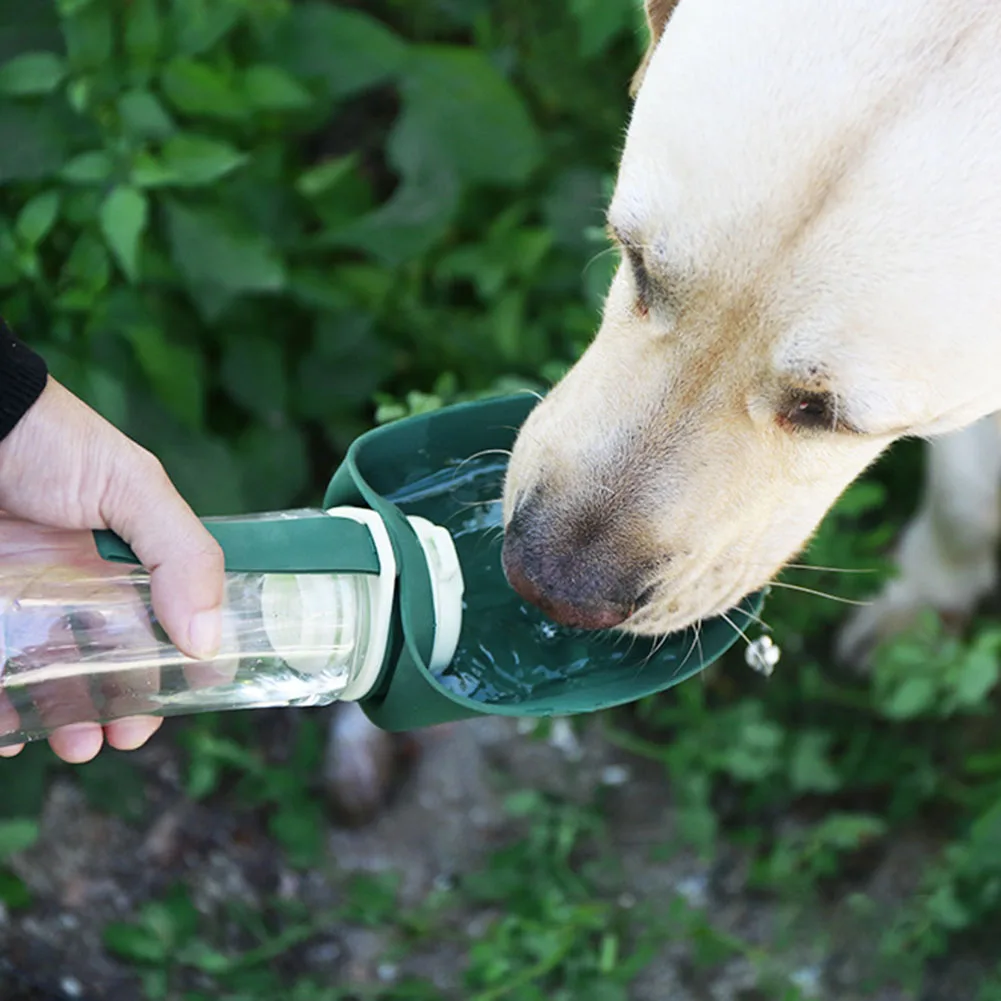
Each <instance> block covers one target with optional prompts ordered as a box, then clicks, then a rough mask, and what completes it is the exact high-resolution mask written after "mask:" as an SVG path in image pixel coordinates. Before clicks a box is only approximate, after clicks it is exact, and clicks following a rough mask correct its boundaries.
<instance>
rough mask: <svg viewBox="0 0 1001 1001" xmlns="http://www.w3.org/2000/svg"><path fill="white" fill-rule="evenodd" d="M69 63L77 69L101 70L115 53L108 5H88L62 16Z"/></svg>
mask: <svg viewBox="0 0 1001 1001" xmlns="http://www.w3.org/2000/svg"><path fill="white" fill-rule="evenodd" d="M60 26H61V28H62V32H63V40H64V41H65V43H66V55H67V57H68V59H69V64H70V66H72V67H73V68H74V69H76V70H100V69H104V68H105V67H106V66H107V65H108V63H109V61H110V60H111V56H112V53H113V51H114V27H113V25H112V21H111V6H110V5H109V4H105V3H93V4H89V5H88V6H87V7H85V8H83V9H77V10H76V11H75V12H74V13H72V14H64V15H63V17H62V20H61V24H60Z"/></svg>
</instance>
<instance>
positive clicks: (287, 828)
mask: <svg viewBox="0 0 1001 1001" xmlns="http://www.w3.org/2000/svg"><path fill="white" fill-rule="evenodd" d="M268 826H269V828H270V830H271V833H272V835H274V837H275V838H276V839H277V840H278V841H279V842H280V843H281V846H282V848H284V849H285V852H286V853H287V855H288V859H289V862H290V863H291V864H292V865H294V866H303V867H305V866H310V865H315V864H316V863H317V862H318V861H319V860H320V859H321V858H322V857H323V852H324V845H325V843H326V840H325V836H326V824H325V822H324V816H323V809H322V807H321V806H320V805H319V803H317V802H315V801H313V800H308V799H303V800H299V799H293V800H292V801H291V802H289V803H281V804H280V805H279V807H278V810H277V811H276V812H275V813H274V814H273V815H272V817H271V820H270V823H269V825H268Z"/></svg>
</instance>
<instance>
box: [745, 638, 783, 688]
mask: <svg viewBox="0 0 1001 1001" xmlns="http://www.w3.org/2000/svg"><path fill="white" fill-rule="evenodd" d="M781 656H782V651H781V650H780V649H779V648H778V647H777V646H776V645H775V642H774V641H773V640H772V638H771V636H759V637H758V638H757V639H756V640H751V642H750V643H748V644H747V649H746V650H745V651H744V660H745V661H746V662H747V666H748V667H749V668H751V670H752V671H757V672H758V673H759V674H763V675H764V676H765V677H766V678H770V677H771V675H772V672H773V671H774V670H775V665H776V664H777V663H778V662H779V658H780V657H781Z"/></svg>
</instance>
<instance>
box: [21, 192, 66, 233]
mask: <svg viewBox="0 0 1001 1001" xmlns="http://www.w3.org/2000/svg"><path fill="white" fill-rule="evenodd" d="M61 203H62V198H61V196H60V194H59V192H58V191H43V192H42V193H41V194H40V195H35V197H34V198H32V199H31V200H30V201H29V202H27V203H26V204H25V206H24V208H22V209H21V211H20V212H19V213H18V217H17V223H16V229H17V233H18V236H20V237H21V239H22V240H23V241H24V242H25V243H26V244H27V245H28V246H29V247H37V246H38V244H40V243H41V242H42V241H43V240H44V239H45V237H46V236H48V235H49V233H50V231H51V230H52V227H53V226H54V225H55V224H56V219H58V218H59V206H60V205H61Z"/></svg>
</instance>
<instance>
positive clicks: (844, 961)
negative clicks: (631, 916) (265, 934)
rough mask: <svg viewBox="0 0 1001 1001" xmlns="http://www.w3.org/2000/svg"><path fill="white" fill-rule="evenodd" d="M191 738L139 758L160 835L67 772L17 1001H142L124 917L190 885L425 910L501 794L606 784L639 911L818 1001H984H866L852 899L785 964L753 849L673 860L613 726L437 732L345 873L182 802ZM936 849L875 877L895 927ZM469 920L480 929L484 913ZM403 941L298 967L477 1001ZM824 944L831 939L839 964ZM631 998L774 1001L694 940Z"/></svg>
mask: <svg viewBox="0 0 1001 1001" xmlns="http://www.w3.org/2000/svg"><path fill="white" fill-rule="evenodd" d="M173 725H174V724H172V723H168V724H167V727H166V728H165V732H164V735H163V736H162V737H160V738H159V739H157V740H155V741H154V742H153V743H152V745H151V746H149V747H148V748H146V749H144V750H143V751H141V752H139V753H138V755H137V761H138V762H139V766H140V769H141V774H142V776H143V781H144V783H145V786H146V795H147V797H148V807H147V810H146V816H145V819H144V820H143V822H142V823H140V824H135V825H130V824H127V823H125V822H124V821H122V820H119V819H116V818H114V817H108V816H105V815H102V814H99V813H97V812H95V811H94V810H92V809H91V808H89V807H88V805H87V803H86V800H85V798H84V796H83V795H82V792H81V790H80V788H79V787H78V784H77V783H76V782H75V780H74V779H73V778H72V775H70V776H69V777H64V776H60V777H59V779H58V780H57V781H55V782H54V783H53V784H52V785H51V787H50V788H49V790H48V793H47V800H46V804H45V809H44V813H43V816H42V837H41V840H40V841H39V843H37V844H36V845H35V846H34V847H33V848H32V849H30V850H29V851H27V852H24V853H23V854H21V855H20V856H18V857H17V858H16V859H15V863H14V865H15V869H16V871H17V873H18V874H19V875H20V876H21V878H22V879H23V880H24V881H25V882H26V883H27V884H28V886H29V887H30V888H31V890H32V891H33V893H34V897H35V902H34V903H33V904H32V906H31V907H30V908H29V909H27V910H26V911H19V912H17V915H16V916H15V915H14V914H0V985H2V986H0V1001H29V999H30V1001H57V999H58V1001H63V999H84V1001H98V999H101V1001H140V999H141V998H142V991H141V989H140V987H139V984H138V981H137V980H136V979H135V977H134V974H133V972H132V969H131V968H130V967H128V966H127V965H124V964H121V963H119V962H117V961H116V960H115V959H114V958H112V957H111V956H109V955H108V953H106V952H105V951H104V949H103V947H102V944H101V929H102V927H103V926H104V924H105V923H106V922H107V921H111V920H127V919H129V918H132V917H134V916H135V914H136V912H137V909H138V907H139V906H140V905H141V904H142V903H143V902H144V901H145V900H148V899H152V898H154V897H156V895H157V894H158V893H162V891H163V889H164V887H165V886H167V885H169V884H170V883H171V882H172V881H173V880H175V879H176V878H177V877H179V876H184V877H185V878H186V880H187V881H188V883H189V885H191V886H192V887H195V888H196V889H195V890H194V893H195V897H196V900H195V902H196V903H197V905H198V906H199V907H200V908H203V909H204V908H210V907H211V906H212V904H213V902H216V901H220V900H223V899H229V900H233V899H238V900H242V901H245V902H246V903H248V904H250V905H251V906H253V905H254V904H255V902H257V901H260V900H261V899H262V897H263V896H264V895H266V894H271V895H273V894H275V893H278V894H279V895H286V896H289V897H292V896H295V897H298V898H299V899H300V900H302V901H305V902H307V903H308V905H309V906H310V907H315V908H316V909H317V911H318V912H319V911H322V910H323V909H324V908H327V907H329V906H330V905H331V902H332V901H334V900H336V899H337V897H338V895H339V894H340V893H341V892H342V885H341V883H342V881H343V880H345V879H347V878H348V877H349V876H350V874H352V873H355V872H358V871H364V872H371V871H380V870H386V869H391V870H396V871H397V872H399V873H401V874H402V877H403V879H402V884H401V894H402V897H403V903H404V904H408V903H416V902H417V901H419V900H421V899H422V898H423V897H424V896H425V895H426V894H427V893H428V892H429V891H430V890H431V889H432V888H435V887H439V888H440V887H442V886H447V885H448V883H449V881H450V880H451V879H453V877H454V876H456V875H457V874H461V873H463V872H467V871H469V870H470V869H472V868H474V867H476V866H477V864H478V861H479V860H480V859H481V858H482V856H483V853H484V852H485V851H489V850H491V849H493V848H496V847H497V845H498V844H501V843H503V841H504V839H505V837H507V836H508V832H509V827H510V822H509V820H508V818H507V817H506V815H505V814H504V812H503V810H502V805H501V794H500V791H499V790H500V789H501V788H502V787H506V788H511V787H512V785H514V786H515V787H518V786H520V787H522V788H532V789H540V790H550V791H553V792H556V793H558V794H559V795H561V796H564V797H569V798H571V799H576V800H580V801H582V802H586V801H589V800H591V798H592V797H593V793H594V790H595V789H596V788H598V787H599V786H602V785H604V786H605V787H606V789H605V795H604V796H603V802H604V803H605V807H604V809H605V810H606V811H607V820H608V829H609V833H608V836H609V840H608V844H607V850H608V851H609V852H611V853H613V854H614V855H615V856H616V857H617V858H618V859H619V861H620V863H621V872H622V880H623V882H622V885H621V888H620V898H619V899H620V901H621V903H622V906H633V905H637V904H640V903H642V902H644V901H652V902H654V903H657V902H661V901H665V900H668V899H670V898H672V897H673V896H675V895H677V894H681V895H683V896H684V897H685V898H686V899H687V900H688V901H689V903H691V904H694V905H695V906H697V907H704V908H706V909H707V910H708V912H709V913H710V915H711V917H712V920H713V922H714V924H715V925H717V926H718V927H720V928H723V929H727V930H730V931H733V932H735V933H739V934H740V935H741V936H742V937H743V938H745V939H746V940H748V941H751V942H753V943H759V944H761V945H763V946H766V947H768V948H770V949H771V951H772V952H773V953H775V954H777V955H779V956H780V958H781V962H782V963H783V964H785V965H786V969H787V974H788V976H789V978H790V980H791V981H792V982H793V983H796V984H797V985H798V986H799V988H800V990H801V991H802V992H803V994H804V996H806V997H813V998H817V999H822V1001H963V999H972V998H973V996H974V986H973V985H974V984H975V982H976V978H977V976H978V974H979V970H978V969H977V968H976V967H975V966H967V965H965V964H964V963H961V962H959V961H955V962H952V963H948V964H945V965H944V966H943V968H942V969H941V970H940V971H938V972H937V973H936V975H935V977H934V980H933V983H931V984H930V986H929V987H928V988H926V991H925V993H924V995H923V996H922V998H921V999H914V998H912V997H911V996H910V995H907V994H904V993H902V992H901V991H899V990H897V989H894V988H889V987H884V988H881V989H880V990H878V991H876V992H875V993H864V992H863V991H862V990H861V988H860V986H859V985H860V983H861V981H862V978H863V975H864V972H865V970H866V968H867V960H868V945H869V943H870V942H871V941H872V936H871V935H868V934H867V933H866V930H865V929H863V928H860V927H858V925H857V922H856V921H855V920H854V919H852V918H851V917H850V916H849V915H848V913H847V911H846V910H845V906H844V904H843V902H842V901H839V900H832V901H830V902H829V903H828V904H827V905H825V909H824V910H823V911H822V912H817V913H816V920H815V924H814V926H812V927H808V926H807V925H806V924H805V923H804V922H803V921H802V919H797V922H796V933H795V934H793V935H792V936H791V937H789V936H788V935H787V936H786V938H787V941H786V943H785V944H784V945H781V946H779V947H778V951H777V952H776V947H775V942H776V940H777V937H778V936H779V935H780V933H782V928H783V922H784V912H783V911H782V909H781V908H780V907H779V906H778V905H777V904H776V903H775V902H773V901H769V900H767V899H763V898H762V897H761V895H760V894H755V893H753V892H751V891H750V890H749V889H748V887H747V864H746V863H747V860H746V858H744V857H743V856H742V855H741V854H740V853H739V852H736V851H731V852H728V853H726V854H724V856H723V857H721V858H718V859H717V860H716V861H715V862H714V863H713V864H712V865H711V866H709V865H706V864H704V863H701V862H699V861H698V860H697V859H696V858H695V857H694V856H692V855H689V854H684V853H683V854H680V855H674V856H673V857H671V859H670V861H658V860H657V859H656V852H655V849H656V848H657V846H661V845H663V844H664V843H665V842H667V841H668V840H669V839H670V836H671V830H672V824H673V817H672V805H671V790H670V788H669V787H668V784H667V781H666V779H665V778H664V776H663V772H662V771H661V770H660V769H658V768H656V767H654V766H652V765H650V764H649V763H647V762H642V761H638V760H635V759H631V758H629V757H628V756H626V755H625V754H623V753H622V752H620V751H617V750H616V749H614V748H612V747H610V746H609V745H608V743H607V742H606V741H605V740H604V738H603V737H602V736H601V735H600V734H599V732H598V727H597V726H596V725H593V726H592V725H588V726H587V727H585V728H584V732H583V735H582V737H581V741H580V743H579V744H574V742H573V741H572V740H570V741H567V740H557V741H550V742H547V741H543V740H539V739H531V738H530V737H528V736H527V735H526V734H525V733H524V732H519V727H518V726H517V725H516V724H515V723H513V722H511V721H506V720H500V719H489V718H486V719H482V720H476V721H473V722H470V723H464V724H459V725H454V726H452V727H449V728H444V729H439V730H437V731H434V733H433V736H431V737H429V738H428V739H427V740H426V741H425V744H424V749H423V753H422V755H421V757H420V760H419V762H418V764H417V766H416V770H415V772H414V774H413V775H412V777H411V779H410V781H409V782H408V783H407V785H406V786H405V788H403V790H402V791H401V793H400V795H399V796H398V797H397V799H396V801H395V802H394V803H393V804H392V806H391V808H390V809H389V810H388V811H387V812H386V813H385V814H384V815H383V816H381V817H380V818H379V819H378V820H377V821H376V822H375V823H374V824H372V825H370V826H368V827H365V828H363V829H359V830H350V829H344V828H338V827H335V826H331V829H330V832H329V852H330V856H331V858H333V859H336V861H337V865H336V867H334V872H333V874H329V873H326V874H325V873H320V872H306V873H302V872H293V871H291V870H286V869H284V868H283V863H282V862H281V861H280V859H279V858H278V855H277V853H276V852H275V851H274V850H273V846H272V844H271V842H270V841H269V839H268V837H267V835H266V833H265V832H264V831H262V830H259V829H255V828H254V827H253V826H252V825H251V826H249V827H248V826H247V824H246V821H245V820H244V821H238V820H237V819H236V818H234V816H233V815H232V814H230V813H227V812H225V811H221V810H220V809H219V808H214V807H213V806H212V804H211V802H207V803H204V804H193V803H191V802H190V801H189V800H188V799H187V798H186V797H185V795H184V793H183V792H182V790H181V784H180V778H179V776H180V769H179V752H178V750H177V748H176V745H175V743H174V741H172V740H171V739H169V735H170V733H171V727H172V726H173ZM522 729H523V728H522ZM565 735H566V734H565V733H564V736H565ZM925 853H926V848H925V846H923V845H922V844H921V843H920V842H917V841H915V842H912V843H898V844H896V845H895V846H894V847H893V848H892V849H891V850H890V851H889V852H888V854H887V855H886V856H885V858H883V860H882V861H881V863H880V864H878V865H877V867H876V869H875V872H874V873H873V874H871V876H870V877H869V878H868V880H867V886H866V887H865V889H866V890H867V891H868V893H869V894H870V895H871V896H872V897H873V899H874V900H875V901H876V902H877V904H878V905H879V907H882V908H885V912H884V913H886V912H889V911H891V910H892V909H893V908H894V907H895V906H896V904H897V903H898V902H899V901H900V900H901V899H902V897H903V895H905V894H906V893H907V892H908V891H909V890H910V889H911V888H912V883H913V879H914V878H915V874H916V873H918V872H920V870H921V865H916V864H914V863H915V860H916V859H920V858H922V857H923V856H924V855H925ZM469 920H470V921H473V920H477V916H476V915H475V914H473V913H470V915H469ZM786 931H788V929H786ZM389 934H391V932H388V931H387V932H386V934H385V935H384V934H383V933H381V932H380V930H379V929H372V928H364V927H333V928H330V929H329V932H328V933H326V934H322V935H320V936H318V937H317V938H316V939H315V940H313V941H311V942H309V943H306V945H305V946H304V947H303V949H302V950H300V951H299V953H298V954H297V956H296V962H297V963H298V964H299V968H301V969H302V970H304V971H305V970H313V971H315V972H316V973H318V974H320V975H322V976H324V977H329V978H330V981H331V982H336V983H352V984H358V985H364V984H376V983H380V982H383V983H387V986H388V985H389V984H390V983H391V982H392V981H393V980H394V979H396V978H398V977H402V976H405V975H406V974H408V973H409V974H414V975H419V976H422V977H426V978H428V979H430V980H432V981H434V982H435V983H436V984H438V985H439V986H440V987H441V988H442V989H443V991H445V992H446V993H447V994H448V995H449V996H450V997H455V998H457V999H458V998H461V997H462V994H461V988H460V986H459V985H460V984H461V980H460V974H461V969H462V957H461V955H459V954H458V953H457V951H456V946H455V945H454V944H445V945H442V946H441V947H440V948H432V949H431V950H428V949H423V950H422V951H421V952H420V953H419V954H416V955H414V956H412V957H411V958H409V959H406V960H404V961H402V962H401V963H400V964H399V965H398V966H389V965H388V964H387V963H386V962H385V961H384V956H385V955H386V951H387V946H388V944H389V943H388V941H387V936H388V935H389ZM818 938H820V939H826V940H827V941H828V945H827V946H826V947H825V948H824V949H823V950H822V951H818V947H817V945H816V942H817V941H818ZM630 996H631V997H632V998H633V999H634V1001H668V999H670V1001H771V996H770V995H769V994H765V993H762V990H761V988H760V987H759V986H758V984H757V983H756V975H755V971H754V967H753V966H752V965H751V964H750V963H748V962H745V961H744V960H739V961H732V962H729V963H727V964H725V965H723V966H722V967H721V968H717V969H715V970H713V971H711V973H709V974H703V973H700V972H699V971H698V970H696V969H695V967H694V965H693V963H692V962H691V957H690V949H689V944H688V943H686V942H685V941H665V942H664V944H663V948H662V950H661V951H660V953H659V955H657V956H656V958H655V959H654V960H653V961H652V962H651V963H650V964H649V965H648V966H647V968H646V969H645V970H644V971H643V972H642V974H641V975H640V976H639V978H638V980H637V981H636V982H635V984H634V985H633V988H632V992H631V995H630ZM515 1001H517V999H515Z"/></svg>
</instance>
